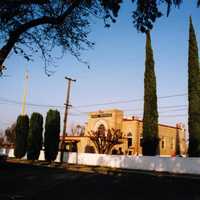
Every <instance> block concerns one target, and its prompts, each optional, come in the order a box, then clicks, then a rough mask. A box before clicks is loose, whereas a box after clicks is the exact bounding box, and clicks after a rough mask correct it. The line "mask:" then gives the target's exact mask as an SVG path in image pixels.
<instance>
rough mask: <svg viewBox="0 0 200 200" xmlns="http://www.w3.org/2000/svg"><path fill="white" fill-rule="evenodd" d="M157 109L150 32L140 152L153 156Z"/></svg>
mask: <svg viewBox="0 0 200 200" xmlns="http://www.w3.org/2000/svg"><path fill="white" fill-rule="evenodd" d="M158 141H159V140H158V111H157V94H156V76H155V71H154V59H153V49H152V47H151V36H150V32H149V31H148V32H147V33H146V60H145V74H144V113H143V139H142V153H143V155H147V156H154V155H156V153H157V146H158Z"/></svg>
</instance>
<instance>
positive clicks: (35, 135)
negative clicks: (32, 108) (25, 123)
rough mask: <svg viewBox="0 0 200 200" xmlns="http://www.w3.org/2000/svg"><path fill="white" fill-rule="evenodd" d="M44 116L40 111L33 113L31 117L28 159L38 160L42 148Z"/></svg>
mask: <svg viewBox="0 0 200 200" xmlns="http://www.w3.org/2000/svg"><path fill="white" fill-rule="evenodd" d="M42 131H43V117H42V115H41V114H40V113H33V114H32V115H31V119H30V127H29V133H28V147H27V159H28V160H37V159H38V158H39V155H40V150H41V149H42Z"/></svg>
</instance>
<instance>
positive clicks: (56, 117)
mask: <svg viewBox="0 0 200 200" xmlns="http://www.w3.org/2000/svg"><path fill="white" fill-rule="evenodd" d="M59 141H60V113H59V112H58V111H57V110H51V109H50V110H49V111H48V112H47V116H46V122H45V134H44V147H45V159H46V160H47V161H50V162H51V161H53V160H55V159H56V157H57V154H58V146H59Z"/></svg>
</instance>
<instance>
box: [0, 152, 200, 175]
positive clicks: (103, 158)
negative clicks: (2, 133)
mask: <svg viewBox="0 0 200 200" xmlns="http://www.w3.org/2000/svg"><path fill="white" fill-rule="evenodd" d="M1 152H2V153H5V151H1ZM13 153H14V151H13V150H12V149H11V150H10V151H9V152H8V156H9V157H14V154H13ZM59 158H60V152H59V154H58V156H57V159H56V161H58V162H59ZM24 159H26V157H24ZM39 160H44V151H41V153H40V157H39ZM64 162H66V163H69V164H79V165H89V166H104V167H112V168H122V169H132V170H145V171H157V172H171V173H179V174H199V175H200V158H181V157H158V156H155V157H153V156H126V155H106V154H91V153H65V154H64Z"/></svg>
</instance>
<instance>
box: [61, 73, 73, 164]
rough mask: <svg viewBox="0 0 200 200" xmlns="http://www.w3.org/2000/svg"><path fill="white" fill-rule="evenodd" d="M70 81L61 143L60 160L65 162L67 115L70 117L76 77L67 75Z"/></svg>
mask: <svg viewBox="0 0 200 200" xmlns="http://www.w3.org/2000/svg"><path fill="white" fill-rule="evenodd" d="M65 79H67V81H68V86H67V97H66V102H65V113H64V120H63V122H64V124H63V134H62V143H61V155H60V162H61V163H62V162H63V155H64V150H65V136H66V128H67V117H68V112H69V108H70V107H71V105H70V104H69V98H70V90H71V83H72V82H76V80H75V79H71V78H69V77H65Z"/></svg>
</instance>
